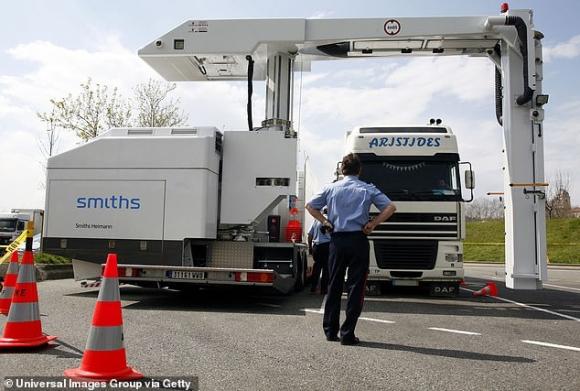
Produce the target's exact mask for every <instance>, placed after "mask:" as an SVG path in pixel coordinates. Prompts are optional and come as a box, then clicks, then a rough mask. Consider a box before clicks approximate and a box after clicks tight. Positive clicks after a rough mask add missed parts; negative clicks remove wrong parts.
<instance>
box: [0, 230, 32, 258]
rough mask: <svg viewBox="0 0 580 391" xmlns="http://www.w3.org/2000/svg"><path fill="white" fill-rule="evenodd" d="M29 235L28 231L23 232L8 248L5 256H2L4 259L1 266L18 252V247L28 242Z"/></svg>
mask: <svg viewBox="0 0 580 391" xmlns="http://www.w3.org/2000/svg"><path fill="white" fill-rule="evenodd" d="M27 235H28V230H24V231H22V233H21V234H20V235H19V236H18V237H17V238H16V240H15V241H13V242H12V243H10V244H9V245H8V247H6V252H5V253H4V255H2V258H0V265H1V264H3V263H4V262H6V261H7V260H8V258H10V256H11V255H12V253H13V252H14V251H16V250H18V247H20V246H21V245H22V243H24V242H25V241H26V236H27Z"/></svg>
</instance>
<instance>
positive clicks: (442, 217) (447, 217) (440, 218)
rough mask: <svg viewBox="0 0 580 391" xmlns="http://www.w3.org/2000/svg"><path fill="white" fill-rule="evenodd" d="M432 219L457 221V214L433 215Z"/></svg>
mask: <svg viewBox="0 0 580 391" xmlns="http://www.w3.org/2000/svg"><path fill="white" fill-rule="evenodd" d="M433 220H434V221H437V222H451V221H457V216H435V217H433Z"/></svg>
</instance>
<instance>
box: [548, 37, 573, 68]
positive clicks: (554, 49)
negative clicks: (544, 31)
mask: <svg viewBox="0 0 580 391" xmlns="http://www.w3.org/2000/svg"><path fill="white" fill-rule="evenodd" d="M543 55H544V61H546V62H549V61H552V60H553V59H556V58H574V57H578V56H580V35H576V36H574V37H572V38H570V39H569V40H568V41H566V42H561V43H558V44H556V45H555V46H551V47H544V49H543Z"/></svg>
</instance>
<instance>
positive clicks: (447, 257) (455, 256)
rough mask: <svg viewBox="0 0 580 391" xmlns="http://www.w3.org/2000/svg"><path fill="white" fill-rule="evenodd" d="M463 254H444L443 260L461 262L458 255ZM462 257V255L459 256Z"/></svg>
mask: <svg viewBox="0 0 580 391" xmlns="http://www.w3.org/2000/svg"><path fill="white" fill-rule="evenodd" d="M460 255H463V254H445V260H446V261H447V262H461V261H460V260H459V259H460V258H459V256H460ZM461 258H463V256H462V257H461Z"/></svg>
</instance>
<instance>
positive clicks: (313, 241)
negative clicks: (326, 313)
mask: <svg viewBox="0 0 580 391" xmlns="http://www.w3.org/2000/svg"><path fill="white" fill-rule="evenodd" d="M326 213H327V211H326V208H324V209H323V210H322V214H323V215H326ZM325 217H326V216H325ZM321 228H322V224H321V223H320V221H318V220H316V219H314V221H313V222H312V225H311V226H310V230H309V231H308V249H309V250H310V253H311V254H312V258H314V267H313V268H312V285H311V288H310V292H312V293H314V292H316V287H317V286H318V279H319V278H320V272H322V278H320V293H321V294H322V295H326V292H327V291H328V251H329V247H330V232H327V231H326V230H324V229H321ZM323 231H324V232H323Z"/></svg>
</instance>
